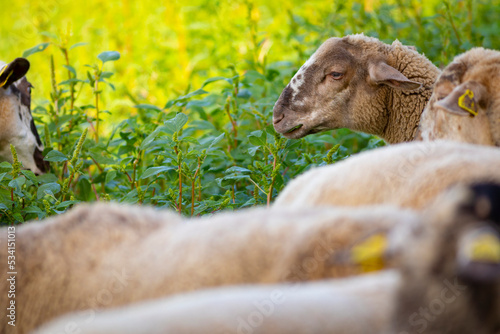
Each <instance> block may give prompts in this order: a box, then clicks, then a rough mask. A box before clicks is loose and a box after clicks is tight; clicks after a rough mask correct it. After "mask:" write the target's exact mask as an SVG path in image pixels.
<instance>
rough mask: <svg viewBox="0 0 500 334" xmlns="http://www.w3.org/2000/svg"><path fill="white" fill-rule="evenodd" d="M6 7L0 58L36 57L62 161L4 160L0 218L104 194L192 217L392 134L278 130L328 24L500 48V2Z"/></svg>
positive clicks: (39, 101) (429, 45)
mask: <svg viewBox="0 0 500 334" xmlns="http://www.w3.org/2000/svg"><path fill="white" fill-rule="evenodd" d="M0 5H1V6H0V8H2V16H1V18H2V19H1V20H0V36H1V43H0V60H3V61H6V62H8V61H11V60H12V59H14V58H15V57H20V56H23V54H24V55H25V56H26V57H28V59H29V60H30V62H31V64H32V66H31V69H30V71H29V73H28V79H29V80H30V81H31V82H32V83H33V85H34V87H35V89H34V90H33V92H32V95H33V96H32V100H33V103H32V110H33V114H34V116H35V124H36V125H37V127H38V131H39V133H40V137H41V139H42V142H43V144H44V146H45V150H44V152H43V154H44V157H45V159H46V161H50V164H51V166H50V171H49V172H48V173H47V174H45V175H41V176H39V177H35V176H34V175H31V178H30V179H29V180H27V179H26V178H25V176H23V175H20V174H19V173H21V172H11V171H12V167H10V165H8V163H7V165H6V166H4V169H1V166H0V173H3V174H1V175H3V176H5V177H3V176H2V177H3V179H1V178H0V211H1V210H2V207H3V208H4V209H3V211H2V212H4V213H5V214H6V217H7V218H6V219H4V218H3V217H2V216H0V222H3V221H11V222H22V221H26V220H30V219H42V218H44V217H47V216H51V215H55V214H60V213H62V212H64V211H65V210H67V209H68V208H70V207H71V206H73V205H74V204H76V203H79V202H92V201H95V200H103V199H104V200H112V201H118V202H125V203H141V204H147V205H153V206H156V207H161V208H169V209H173V210H176V211H178V212H180V213H182V214H185V215H199V214H210V213H213V212H216V211H220V210H226V209H229V210H230V209H239V208H243V207H248V206H257V205H269V204H270V203H272V201H273V200H274V198H275V197H276V196H277V195H278V194H279V192H280V191H281V190H282V189H283V187H284V186H285V185H286V184H287V183H288V182H289V181H290V180H291V179H293V178H294V177H296V176H298V175H300V174H301V173H303V172H304V171H306V170H307V169H309V168H312V167H314V166H322V165H325V164H331V163H335V162H337V161H340V160H342V159H344V158H346V157H348V156H350V155H352V154H355V153H357V152H360V151H363V150H367V149H373V148H376V147H379V146H382V145H384V143H383V141H382V140H380V139H379V138H376V137H374V136H371V135H367V134H360V133H354V132H352V131H350V130H347V129H339V130H332V131H328V132H324V133H318V134H315V135H311V136H307V137H305V138H302V139H300V140H286V139H285V138H283V137H281V136H280V135H278V134H277V133H276V132H275V131H274V129H273V125H272V108H273V105H274V103H275V102H276V100H277V99H278V96H279V94H280V93H281V91H282V90H283V88H284V87H285V86H286V84H287V83H288V81H289V80H290V78H291V77H292V76H293V74H294V73H295V72H296V71H297V70H298V68H299V67H300V66H301V65H302V64H303V63H304V62H305V61H306V59H307V58H308V57H309V56H310V55H311V54H312V53H313V52H314V50H316V49H317V48H318V47H319V45H320V44H321V43H322V42H323V41H325V40H326V39H327V38H329V37H332V36H337V37H341V36H344V35H347V34H352V33H364V34H366V35H369V36H373V37H376V38H379V39H381V40H382V41H384V42H386V43H392V42H393V41H394V40H395V39H399V40H400V41H401V42H403V43H404V44H407V45H414V46H416V47H417V50H418V51H419V52H421V53H424V54H425V55H426V56H427V57H428V58H429V59H430V60H431V61H432V62H434V63H435V64H436V65H437V66H441V67H442V66H445V65H446V64H448V63H449V62H450V61H451V60H452V59H453V57H454V56H455V55H458V54H460V53H462V52H465V51H466V50H469V49H470V48H472V47H474V46H484V47H488V48H494V49H500V39H499V38H498V34H499V31H500V0H492V1H487V0H430V1H425V2H423V1H416V0H392V1H378V0H365V1H352V0H351V1H303V0H291V1H275V2H272V1H268V0H267V1H266V0H246V1H226V0H220V1H217V0H191V1H156V0H154V1H153V0H143V1H131V0H122V1H117V0H106V1H104V0H85V1H70V0H45V1H32V0H28V1H7V0H0ZM37 50H38V51H39V52H34V51H37ZM107 51H113V52H115V51H116V52H119V54H120V59H118V60H117V59H116V58H117V56H116V55H117V54H116V53H106V54H107V55H108V56H109V55H112V58H113V59H111V60H110V61H108V62H106V63H104V65H103V64H102V62H101V60H100V59H99V58H98V56H99V55H100V54H102V52H107ZM101 59H104V58H103V57H102V56H101ZM101 66H103V67H101ZM101 69H102V71H103V72H102V73H101V72H100V70H101ZM96 78H100V79H101V80H103V81H102V82H101V81H98V82H99V83H98V84H97V85H96V84H95V82H94V81H95V79H96ZM68 79H70V80H69V81H68ZM72 86H73V88H74V93H72V89H71V87H72ZM201 89H202V90H201ZM97 115H98V117H96V116H97ZM98 120H100V121H98ZM85 131H88V136H87V139H86V140H85V141H83V135H82V134H84V133H85ZM78 142H80V144H81V145H80V146H78V145H77V143H78ZM78 147H79V148H78ZM6 173H10V174H6ZM5 208H7V209H5ZM10 208H12V209H10Z"/></svg>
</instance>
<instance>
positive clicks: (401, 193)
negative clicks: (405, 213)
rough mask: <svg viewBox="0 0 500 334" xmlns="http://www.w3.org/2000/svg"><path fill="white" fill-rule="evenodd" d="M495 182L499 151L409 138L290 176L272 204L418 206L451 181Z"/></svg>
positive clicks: (498, 178)
mask: <svg viewBox="0 0 500 334" xmlns="http://www.w3.org/2000/svg"><path fill="white" fill-rule="evenodd" d="M480 180H489V181H497V182H500V151H499V150H498V149H497V148H494V147H488V146H482V145H472V144H465V143H457V142H447V141H436V142H411V143H400V144H396V145H391V146H387V147H382V148H379V149H377V150H374V151H365V152H361V153H359V154H357V155H354V156H352V157H350V158H348V159H346V160H344V161H340V162H337V163H336V164H334V165H329V166H323V167H319V168H315V169H312V170H310V171H308V172H306V173H304V174H302V175H300V176H299V177H297V178H295V179H293V180H292V181H291V182H290V183H289V184H288V185H287V186H286V187H285V188H284V189H283V191H282V192H281V193H280V194H279V195H278V197H277V198H276V201H275V202H274V204H273V207H274V208H280V207H293V208H306V207H314V206H325V205H338V206H358V205H373V204H382V203H383V204H389V205H396V206H399V207H405V208H413V209H421V208H423V207H424V206H425V205H426V204H428V203H429V202H431V201H432V200H433V199H434V198H435V197H436V196H437V195H438V194H439V193H440V192H442V191H443V190H445V189H446V188H447V187H449V186H450V185H452V184H454V183H466V182H474V181H480Z"/></svg>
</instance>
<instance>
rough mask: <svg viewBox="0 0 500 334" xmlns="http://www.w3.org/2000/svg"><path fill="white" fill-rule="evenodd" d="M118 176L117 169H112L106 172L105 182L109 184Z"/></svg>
mask: <svg viewBox="0 0 500 334" xmlns="http://www.w3.org/2000/svg"><path fill="white" fill-rule="evenodd" d="M115 177H116V171H115V170H112V171H109V172H108V173H107V174H106V181H105V183H106V184H108V183H110V182H111V181H113V180H114V179H115Z"/></svg>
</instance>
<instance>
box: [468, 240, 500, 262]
mask: <svg viewBox="0 0 500 334" xmlns="http://www.w3.org/2000/svg"><path fill="white" fill-rule="evenodd" d="M467 253H468V254H467V255H468V257H469V259H470V260H472V261H475V262H484V263H494V264H499V263H500V240H498V238H497V237H496V236H494V235H492V234H488V233H483V234H480V235H479V236H477V237H476V238H474V240H473V241H472V242H471V244H470V245H469V247H468V250H467Z"/></svg>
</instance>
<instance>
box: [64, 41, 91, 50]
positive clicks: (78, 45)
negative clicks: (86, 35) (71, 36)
mask: <svg viewBox="0 0 500 334" xmlns="http://www.w3.org/2000/svg"><path fill="white" fill-rule="evenodd" d="M87 44H89V43H85V42H80V43H76V44H73V45H71V46H70V48H69V49H70V50H73V49H74V48H77V47H80V46H84V45H87Z"/></svg>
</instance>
